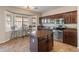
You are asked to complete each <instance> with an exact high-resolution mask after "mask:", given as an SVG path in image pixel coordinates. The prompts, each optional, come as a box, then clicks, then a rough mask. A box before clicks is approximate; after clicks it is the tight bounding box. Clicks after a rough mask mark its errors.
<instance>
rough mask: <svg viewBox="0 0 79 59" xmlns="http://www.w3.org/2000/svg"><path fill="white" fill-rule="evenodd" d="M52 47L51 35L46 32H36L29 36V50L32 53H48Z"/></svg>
mask: <svg viewBox="0 0 79 59" xmlns="http://www.w3.org/2000/svg"><path fill="white" fill-rule="evenodd" d="M52 47H53V35H52V33H51V32H50V31H48V30H38V31H37V32H35V33H34V32H33V33H32V34H31V40H30V50H31V51H32V52H48V51H51V50H52Z"/></svg>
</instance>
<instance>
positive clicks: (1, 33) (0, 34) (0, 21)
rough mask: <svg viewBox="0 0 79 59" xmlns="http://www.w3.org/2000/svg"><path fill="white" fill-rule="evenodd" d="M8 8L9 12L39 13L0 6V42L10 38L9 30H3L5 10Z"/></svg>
mask: <svg viewBox="0 0 79 59" xmlns="http://www.w3.org/2000/svg"><path fill="white" fill-rule="evenodd" d="M6 10H8V11H10V12H15V13H21V14H27V15H36V16H38V15H40V14H39V13H37V12H29V11H26V10H24V9H20V8H16V7H0V43H3V42H6V41H8V40H10V36H11V32H6V31H5V19H6V18H5V11H6Z"/></svg>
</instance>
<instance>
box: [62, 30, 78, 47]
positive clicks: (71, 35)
mask: <svg viewBox="0 0 79 59" xmlns="http://www.w3.org/2000/svg"><path fill="white" fill-rule="evenodd" d="M63 36H64V37H63V42H64V43H66V44H70V45H72V46H76V47H77V30H76V29H66V30H64V33H63Z"/></svg>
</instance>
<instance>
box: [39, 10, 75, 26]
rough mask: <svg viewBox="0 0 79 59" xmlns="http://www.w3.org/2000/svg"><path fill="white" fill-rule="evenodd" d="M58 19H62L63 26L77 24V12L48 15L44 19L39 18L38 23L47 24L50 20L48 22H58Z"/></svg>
mask: <svg viewBox="0 0 79 59" xmlns="http://www.w3.org/2000/svg"><path fill="white" fill-rule="evenodd" d="M60 18H63V19H64V24H76V23H77V11H71V12H66V13H61V14H55V15H49V16H45V17H40V19H39V23H40V24H42V23H43V22H46V23H47V20H48V19H50V22H52V21H53V20H58V19H60Z"/></svg>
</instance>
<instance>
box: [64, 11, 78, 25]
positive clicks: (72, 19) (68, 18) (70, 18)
mask: <svg viewBox="0 0 79 59" xmlns="http://www.w3.org/2000/svg"><path fill="white" fill-rule="evenodd" d="M63 18H64V23H65V24H76V23H77V11H72V12H68V13H64V14H63Z"/></svg>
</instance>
